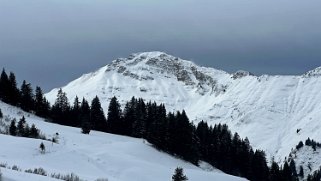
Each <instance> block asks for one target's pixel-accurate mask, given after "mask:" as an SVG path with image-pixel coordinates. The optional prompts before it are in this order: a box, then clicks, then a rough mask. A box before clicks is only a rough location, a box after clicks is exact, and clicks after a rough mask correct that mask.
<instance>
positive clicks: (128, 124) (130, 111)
mask: <svg viewBox="0 0 321 181" xmlns="http://www.w3.org/2000/svg"><path fill="white" fill-rule="evenodd" d="M135 107H136V99H135V98H134V97H133V98H132V99H131V101H130V102H127V103H126V105H125V108H124V119H123V125H122V128H123V131H122V134H123V135H127V136H132V135H133V124H134V121H135V120H136V113H135Z"/></svg>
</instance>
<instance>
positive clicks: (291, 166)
mask: <svg viewBox="0 0 321 181" xmlns="http://www.w3.org/2000/svg"><path fill="white" fill-rule="evenodd" d="M290 171H291V175H292V177H297V176H298V174H297V171H296V166H295V162H294V160H293V159H291V161H290Z"/></svg>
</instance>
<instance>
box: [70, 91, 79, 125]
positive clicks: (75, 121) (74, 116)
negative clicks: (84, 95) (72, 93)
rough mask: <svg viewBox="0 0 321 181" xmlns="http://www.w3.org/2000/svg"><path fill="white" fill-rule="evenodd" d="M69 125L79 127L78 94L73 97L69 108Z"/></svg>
mask: <svg viewBox="0 0 321 181" xmlns="http://www.w3.org/2000/svg"><path fill="white" fill-rule="evenodd" d="M71 118H72V122H71V126H75V127H81V121H80V102H79V99H78V96H76V97H75V100H74V104H73V106H72V108H71Z"/></svg>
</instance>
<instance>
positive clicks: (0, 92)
mask: <svg viewBox="0 0 321 181" xmlns="http://www.w3.org/2000/svg"><path fill="white" fill-rule="evenodd" d="M9 90H10V83H9V78H8V75H7V73H6V71H5V69H3V70H2V73H1V76H0V98H1V99H2V101H3V102H6V103H9Z"/></svg>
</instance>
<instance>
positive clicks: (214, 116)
mask: <svg viewBox="0 0 321 181" xmlns="http://www.w3.org/2000/svg"><path fill="white" fill-rule="evenodd" d="M318 72H321V68H316V69H314V70H311V71H309V72H307V73H306V74H303V75H299V76H293V75H287V76H282V75H262V76H254V75H253V74H251V73H249V72H246V71H238V72H236V73H234V74H229V73H227V72H224V71H221V70H217V69H214V68H207V67H201V66H197V65H196V64H195V63H193V62H191V61H186V60H182V59H180V58H176V57H174V56H171V55H167V54H166V53H164V52H143V53H136V54H132V55H131V56H129V57H128V58H120V59H116V60H114V61H113V62H112V63H111V64H108V65H106V66H104V67H102V68H100V69H98V70H97V71H95V72H94V73H90V74H86V75H84V76H82V77H80V78H79V79H76V80H75V81H72V82H71V83H69V84H68V85H66V86H64V87H62V89H63V90H64V91H65V92H66V93H67V95H68V97H69V100H70V101H72V100H73V98H74V97H75V96H76V95H78V96H79V97H85V98H87V99H89V100H90V99H92V98H93V97H94V96H96V95H97V96H98V97H99V98H100V99H101V102H102V105H103V108H104V109H105V112H106V110H107V107H108V103H109V100H110V98H111V97H112V96H116V97H117V98H118V99H119V101H120V103H121V104H122V105H124V104H125V102H126V101H128V100H130V98H131V97H132V96H135V97H142V98H144V99H145V100H151V101H156V102H158V103H165V105H166V107H167V108H168V111H176V110H182V109H185V110H186V111H187V114H188V116H189V117H190V118H191V120H193V121H194V122H195V123H197V122H198V121H201V120H203V119H204V120H206V121H208V122H209V123H210V124H216V123H226V124H228V125H229V127H230V128H231V129H232V131H236V132H238V133H239V134H240V135H241V136H242V137H249V139H250V141H251V142H252V143H253V146H254V147H255V148H259V149H263V150H264V151H266V152H267V155H268V160H269V159H270V158H272V157H275V158H276V161H278V162H281V161H282V160H283V159H284V157H285V156H287V155H288V154H289V153H290V151H291V148H293V147H295V145H296V144H297V143H298V142H299V141H302V140H306V139H307V137H310V138H313V139H315V140H320V139H321V136H320V135H318V134H317V131H316V130H317V128H321V124H320V123H318V122H317V121H316V120H318V117H321V114H320V113H318V110H320V109H321V103H319V101H317V100H321V95H320V94H318V91H319V90H320V89H321V86H319V85H321V79H320V78H319V76H318V75H319V74H318ZM57 91H58V89H54V90H52V91H50V92H49V93H47V94H46V97H47V98H48V100H49V101H50V102H51V103H54V101H55V97H56V93H57ZM297 129H301V130H302V131H301V132H300V133H297V132H296V130H297Z"/></svg>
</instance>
